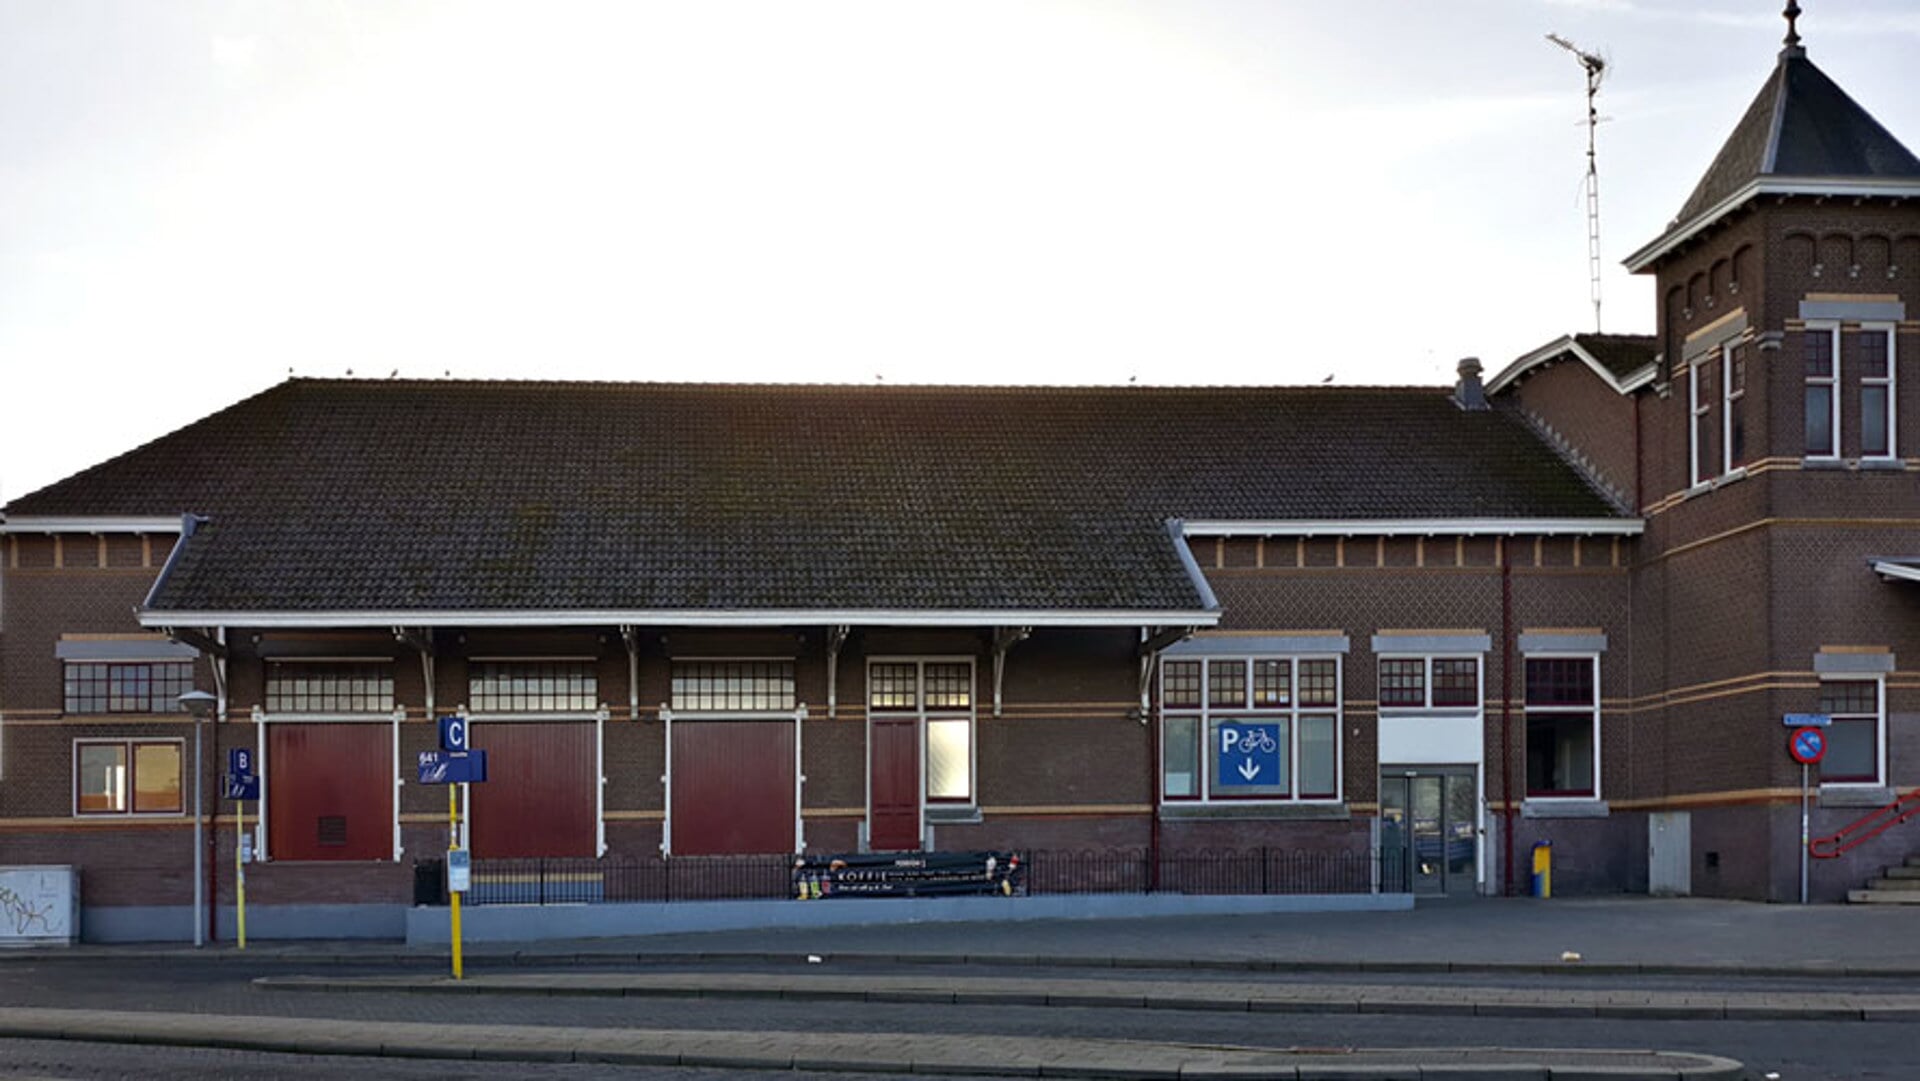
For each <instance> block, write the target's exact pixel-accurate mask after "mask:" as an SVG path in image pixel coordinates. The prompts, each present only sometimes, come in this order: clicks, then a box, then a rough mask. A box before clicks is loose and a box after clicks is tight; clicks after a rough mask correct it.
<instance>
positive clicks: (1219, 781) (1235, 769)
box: [1213, 724, 1283, 788]
mask: <svg viewBox="0 0 1920 1081" xmlns="http://www.w3.org/2000/svg"><path fill="white" fill-rule="evenodd" d="M1215 731H1216V732H1218V733H1219V735H1218V736H1217V737H1215V738H1216V739H1217V740H1218V741H1219V742H1218V743H1217V744H1216V750H1217V751H1218V752H1219V760H1218V762H1217V763H1216V766H1217V768H1216V769H1215V770H1214V771H1213V778H1214V781H1213V783H1214V786H1215V787H1216V788H1256V787H1265V786H1270V785H1277V784H1279V783H1280V741H1281V739H1282V738H1283V737H1282V736H1281V735H1280V726H1279V725H1277V724H1223V725H1220V726H1219V727H1218V728H1216V729H1215Z"/></svg>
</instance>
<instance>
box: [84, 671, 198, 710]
mask: <svg viewBox="0 0 1920 1081" xmlns="http://www.w3.org/2000/svg"><path fill="white" fill-rule="evenodd" d="M192 689H193V662H191V661H139V662H132V663H125V664H117V663H107V662H94V661H70V662H68V664H67V672H66V711H67V712H68V713H172V712H175V711H177V710H178V709H179V708H180V701H179V699H180V696H181V695H183V694H185V693H187V692H188V691H190V690H192Z"/></svg>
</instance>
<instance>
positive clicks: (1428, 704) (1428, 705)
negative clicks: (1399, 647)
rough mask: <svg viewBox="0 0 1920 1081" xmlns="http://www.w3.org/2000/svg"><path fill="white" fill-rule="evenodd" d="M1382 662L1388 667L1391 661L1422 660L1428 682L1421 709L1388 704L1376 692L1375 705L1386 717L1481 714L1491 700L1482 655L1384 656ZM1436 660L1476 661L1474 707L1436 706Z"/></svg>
mask: <svg viewBox="0 0 1920 1081" xmlns="http://www.w3.org/2000/svg"><path fill="white" fill-rule="evenodd" d="M1378 659H1379V661H1380V663H1381V665H1382V666H1383V667H1384V665H1385V663H1386V662H1387V661H1421V662H1423V667H1424V670H1425V676H1424V677H1423V678H1424V680H1425V682H1424V685H1423V686H1422V688H1421V691H1422V693H1421V704H1420V705H1417V706H1402V705H1388V704H1387V700H1386V695H1385V694H1384V693H1382V692H1381V691H1380V689H1378V688H1376V689H1375V694H1376V695H1377V696H1378V701H1377V702H1376V703H1375V704H1376V705H1377V706H1378V707H1379V710H1380V713H1381V714H1382V715H1383V716H1384V715H1387V714H1395V715H1400V716H1405V715H1410V714H1435V715H1446V716H1453V715H1457V714H1472V713H1479V712H1480V711H1481V710H1482V709H1483V708H1485V706H1486V701H1487V664H1486V661H1485V659H1484V658H1483V657H1482V656H1481V655H1480V654H1478V653H1381V654H1378ZM1435 661H1472V662H1473V682H1474V690H1473V698H1474V701H1473V704H1472V705H1470V706H1436V705H1434V704H1433V662H1435Z"/></svg>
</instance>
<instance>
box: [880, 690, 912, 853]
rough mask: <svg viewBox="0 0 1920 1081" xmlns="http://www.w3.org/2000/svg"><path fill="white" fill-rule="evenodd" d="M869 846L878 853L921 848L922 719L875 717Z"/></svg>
mask: <svg viewBox="0 0 1920 1081" xmlns="http://www.w3.org/2000/svg"><path fill="white" fill-rule="evenodd" d="M870 731H871V735H870V737H869V738H870V739H871V740H872V747H871V752H872V762H871V766H870V769H871V771H872V781H871V785H872V792H871V794H870V798H869V806H868V808H867V846H868V847H869V848H872V849H873V850H874V851H875V852H917V851H919V849H920V720H919V718H917V717H874V718H873V722H872V727H871V729H870Z"/></svg>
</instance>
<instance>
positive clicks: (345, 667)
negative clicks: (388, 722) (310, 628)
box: [267, 661, 393, 713]
mask: <svg viewBox="0 0 1920 1081" xmlns="http://www.w3.org/2000/svg"><path fill="white" fill-rule="evenodd" d="M392 710H393V666H392V665H391V664H386V663H382V662H338V661H334V662H312V661H268V662H267V712H268V713H389V712H391V711H392Z"/></svg>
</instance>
